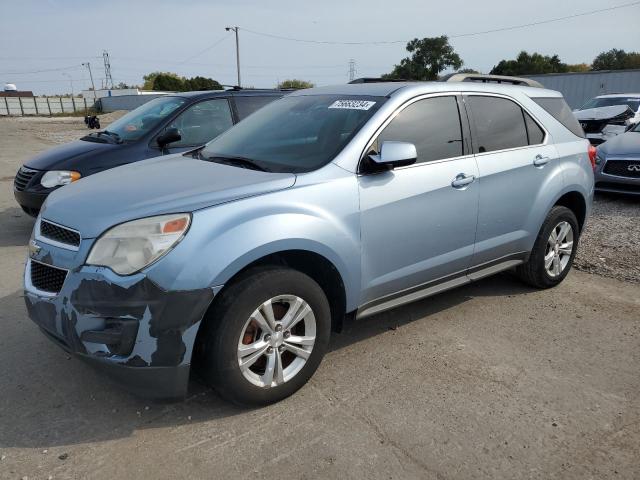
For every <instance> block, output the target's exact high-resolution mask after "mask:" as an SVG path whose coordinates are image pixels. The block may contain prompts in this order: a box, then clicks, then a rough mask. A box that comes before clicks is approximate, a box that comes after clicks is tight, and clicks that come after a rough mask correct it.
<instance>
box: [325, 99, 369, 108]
mask: <svg viewBox="0 0 640 480" xmlns="http://www.w3.org/2000/svg"><path fill="white" fill-rule="evenodd" d="M375 104H376V102H371V101H369V100H336V101H335V102H333V103H332V104H331V105H329V108H343V109H347V110H369V109H370V108H371V107H373V106H374V105H375Z"/></svg>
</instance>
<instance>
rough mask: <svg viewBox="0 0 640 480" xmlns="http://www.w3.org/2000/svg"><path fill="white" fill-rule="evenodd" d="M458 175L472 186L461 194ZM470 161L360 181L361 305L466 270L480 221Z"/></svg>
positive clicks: (416, 167)
mask: <svg viewBox="0 0 640 480" xmlns="http://www.w3.org/2000/svg"><path fill="white" fill-rule="evenodd" d="M460 173H464V174H466V175H474V176H475V177H476V180H475V181H474V182H472V183H471V184H468V185H466V186H463V187H461V188H454V187H453V186H452V182H453V181H454V179H455V178H456V176H457V175H458V174H460ZM477 178H478V170H477V167H476V161H475V159H474V158H473V157H463V158H458V159H451V160H447V161H440V162H428V163H421V164H417V165H414V166H411V167H406V168H401V169H396V170H393V171H389V172H384V173H379V174H375V175H365V176H360V177H359V187H360V208H361V230H362V281H363V300H362V303H366V302H369V301H371V300H374V299H377V298H380V297H383V296H385V295H389V294H393V293H396V292H399V291H401V290H404V289H408V288H411V287H414V286H416V285H420V284H423V283H426V282H430V281H433V280H437V279H439V278H442V277H444V276H446V275H450V274H453V273H457V272H463V271H464V270H466V269H467V268H468V267H469V266H470V262H471V258H472V255H473V244H474V238H475V232H476V222H477V215H478V195H479V188H478V181H477Z"/></svg>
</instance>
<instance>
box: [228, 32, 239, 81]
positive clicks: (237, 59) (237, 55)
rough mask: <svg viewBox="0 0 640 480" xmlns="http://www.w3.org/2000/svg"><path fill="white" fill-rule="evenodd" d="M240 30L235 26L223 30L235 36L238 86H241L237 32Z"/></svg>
mask: <svg viewBox="0 0 640 480" xmlns="http://www.w3.org/2000/svg"><path fill="white" fill-rule="evenodd" d="M239 29H240V27H238V26H235V27H225V30H226V31H227V32H229V31H231V30H232V31H234V32H235V34H236V67H237V69H238V86H239V87H240V86H242V85H241V84H240V40H239V39H238V30H239Z"/></svg>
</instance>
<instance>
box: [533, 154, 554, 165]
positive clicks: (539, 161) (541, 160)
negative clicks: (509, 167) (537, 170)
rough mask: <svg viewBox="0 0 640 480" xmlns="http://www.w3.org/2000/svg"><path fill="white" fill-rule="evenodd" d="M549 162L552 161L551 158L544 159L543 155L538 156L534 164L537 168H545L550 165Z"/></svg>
mask: <svg viewBox="0 0 640 480" xmlns="http://www.w3.org/2000/svg"><path fill="white" fill-rule="evenodd" d="M549 160H551V159H550V158H549V157H543V156H542V155H540V154H538V155H536V158H534V159H533V164H534V165H535V166H536V167H543V166H545V165H546V164H547V163H549Z"/></svg>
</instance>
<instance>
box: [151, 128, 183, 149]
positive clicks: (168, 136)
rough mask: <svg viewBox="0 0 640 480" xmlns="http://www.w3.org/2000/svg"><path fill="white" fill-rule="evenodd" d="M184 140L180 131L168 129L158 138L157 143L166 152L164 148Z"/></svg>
mask: <svg viewBox="0 0 640 480" xmlns="http://www.w3.org/2000/svg"><path fill="white" fill-rule="evenodd" d="M181 139H182V135H180V130H178V129H177V128H175V127H171V128H167V129H166V130H165V131H164V132H162V133H161V134H160V135H158V138H156V142H157V143H158V146H159V147H160V149H162V150H164V147H166V146H167V145H169V144H170V143H173V142H177V141H179V140H181Z"/></svg>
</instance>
